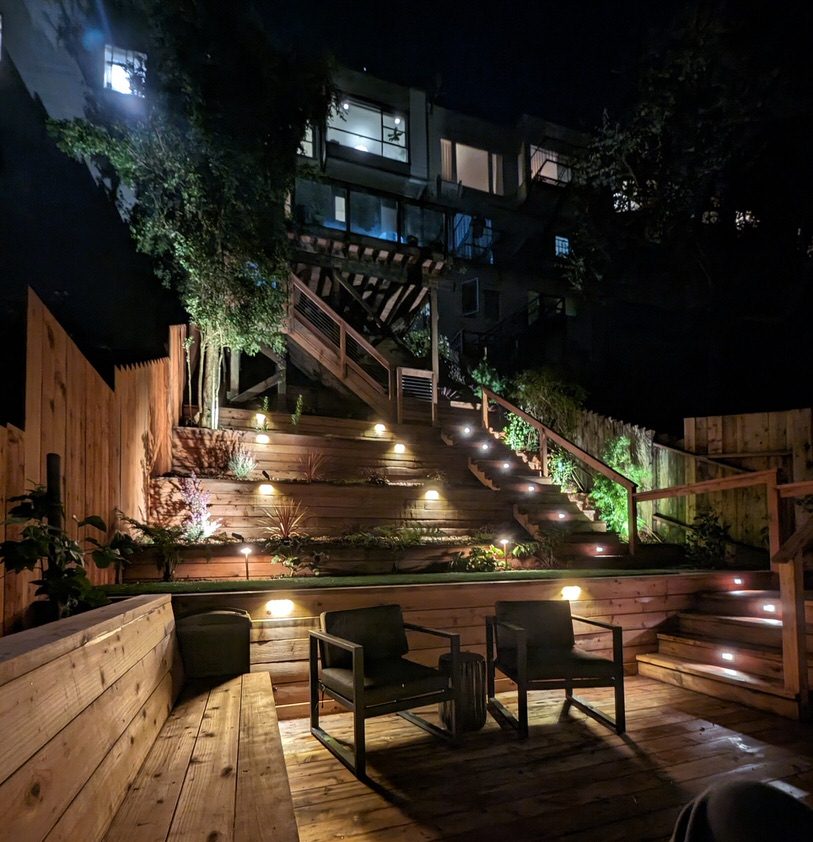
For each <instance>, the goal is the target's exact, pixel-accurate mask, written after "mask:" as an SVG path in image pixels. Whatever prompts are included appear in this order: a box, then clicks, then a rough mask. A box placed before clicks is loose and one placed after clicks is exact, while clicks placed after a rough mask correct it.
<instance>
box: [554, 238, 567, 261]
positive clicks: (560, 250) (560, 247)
mask: <svg viewBox="0 0 813 842" xmlns="http://www.w3.org/2000/svg"><path fill="white" fill-rule="evenodd" d="M553 251H554V254H555V255H556V256H557V257H567V256H568V255H569V254H570V239H569V238H568V237H560V236H559V235H558V234H557V235H556V236H555V237H554V238H553Z"/></svg>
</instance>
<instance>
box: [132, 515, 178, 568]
mask: <svg viewBox="0 0 813 842" xmlns="http://www.w3.org/2000/svg"><path fill="white" fill-rule="evenodd" d="M118 515H119V518H120V519H121V520H123V521H124V522H125V523H127V524H128V525H129V526H130V528H131V529H132V530H133V531H134V532H135V533H136V536H137V538H138V541H139V543H141V544H142V545H145V546H150V547H154V548H155V552H156V560H155V565H156V567H157V568H158V569H159V570H160V571H161V574H162V578H163V580H164V581H165V582H171V581H172V580H173V579H174V578H175V568H176V567H177V566H178V564H180V561H181V550H180V545H181V544H183V543H185V527H184V526H164V525H163V524H160V523H145V522H142V521H140V520H135V518H131V517H128V516H127V515H125V514H123V513H122V512H118Z"/></svg>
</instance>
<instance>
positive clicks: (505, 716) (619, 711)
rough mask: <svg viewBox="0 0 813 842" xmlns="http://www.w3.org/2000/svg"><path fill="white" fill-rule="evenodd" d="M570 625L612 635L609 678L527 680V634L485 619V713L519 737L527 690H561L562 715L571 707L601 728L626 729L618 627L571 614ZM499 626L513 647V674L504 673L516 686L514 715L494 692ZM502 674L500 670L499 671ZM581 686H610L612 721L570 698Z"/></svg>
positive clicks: (524, 720) (525, 725) (524, 725)
mask: <svg viewBox="0 0 813 842" xmlns="http://www.w3.org/2000/svg"><path fill="white" fill-rule="evenodd" d="M570 620H571V623H572V622H573V621H574V620H577V621H578V622H580V623H587V624H588V625H591V626H598V627H599V628H602V629H605V630H607V631H610V632H612V635H613V664H614V666H615V669H614V671H613V675H612V678H610V679H606V678H579V677H571V678H545V679H538V680H529V678H528V635H527V632H526V630H525V629H524V628H523V627H522V626H517V625H514V624H512V623H505V622H502V621H499V620H498V619H497V618H496V616H490V617H486V692H487V696H488V710H489V712H490V713H491V715H492V716H493V717H494V718H495V719H496V720H497V722H499V723H500V724H502V723H503V722H504V723H506V724H508V725H509V726H510V727H511V728H514V729H515V730H516V731H518V732H519V736H520V737H521V738H523V739H524V738H526V737H527V736H528V691H530V690H564V691H565V704H564V707H563V709H562V713H563V714H565V713H567V710H568V708H569V707H570V706H571V705H573V706H574V707H576V708H578V709H579V710H580V711H582V712H583V713H585V714H587V716H590V717H592V718H593V719H595V720H596V721H598V722H601V723H602V725H606V726H607V727H608V728H611V729H612V730H614V731H615V732H616V733H617V734H623V733H624V731H625V730H626V727H627V721H626V708H625V704H624V648H623V646H624V644H623V640H622V636H621V635H622V629H621V626H614V625H612V624H611V623H604V622H602V621H601V620H593V619H591V618H589V617H580V616H577V615H576V614H572V615H571V617H570ZM497 626H500V627H502V628H505V629H506V630H507V631H509V632H512V633H513V634H514V635H515V638H516V644H517V670H516V674H515V675H509V674H508V673H505V675H507V676H508V678H510V679H511V680H512V681H514V682H515V683H516V685H517V701H518V705H517V713H518V716H516V717H515V716H514V715H513V714H512V713H511V712H510V711H509V710H508V709H507V708H506V707H505V706H504V705H503V704H502V703H501V702H500V701H499V700H498V699H497V698H496V694H495V692H494V687H495V683H496V682H495V672H496V669H497V667H496V664H495V662H494V660H495V659H494V647H495V643H496V634H495V632H496V627H497ZM500 671H501V672H504V670H502V669H501V670H500ZM583 687H613V688H614V690H615V719H611V718H610V717H609V716H607V715H606V714H604V713H602V712H601V711H600V710H598V708H596V707H594V706H593V705H591V704H589V703H588V702H586V701H585V700H584V699H580V698H578V697H577V696H574V695H573V690H574V688H583Z"/></svg>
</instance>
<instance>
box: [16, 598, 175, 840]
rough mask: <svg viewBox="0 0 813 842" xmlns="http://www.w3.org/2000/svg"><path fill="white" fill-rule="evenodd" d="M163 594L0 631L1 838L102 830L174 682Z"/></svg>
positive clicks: (75, 835) (89, 834)
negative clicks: (27, 627)
mask: <svg viewBox="0 0 813 842" xmlns="http://www.w3.org/2000/svg"><path fill="white" fill-rule="evenodd" d="M174 629H175V620H174V617H173V613H172V606H171V605H170V601H169V598H168V597H165V596H158V597H136V598H134V599H132V600H127V601H125V602H123V603H119V604H117V605H114V606H108V607H106V608H101V609H97V610H96V611H92V612H89V613H87V614H83V615H81V616H80V617H72V618H68V619H66V620H61V621H59V622H57V623H51V624H49V625H47V626H43V627H42V628H38V629H31V630H29V631H26V632H22V633H21V634H19V635H14V636H9V637H7V638H5V639H4V640H2V641H0V713H2V718H0V822H1V823H2V827H3V832H4V834H5V835H6V836H7V837H8V838H9V839H25V840H27V841H28V840H30V842H39V840H45V839H48V840H51V841H52V842H53V841H54V840H75V839H80V838H81V839H83V840H88V842H93V840H98V839H100V838H101V836H102V835H103V833H104V830H105V829H106V827H107V824H108V823H109V821H110V819H111V817H112V815H113V813H114V812H115V810H116V809H117V808H118V806H119V804H120V803H121V801H122V799H123V798H124V795H125V793H126V791H127V788H128V786H129V784H130V783H131V782H132V780H133V779H134V777H135V774H136V772H137V771H138V768H139V767H140V765H141V763H142V761H143V759H144V757H145V756H146V753H147V751H148V750H149V748H150V747H151V746H152V744H153V742H154V740H155V736H156V734H157V733H158V731H159V730H160V728H161V726H162V725H163V723H164V721H165V720H166V717H167V715H168V713H169V710H170V708H171V707H172V705H173V703H174V700H175V698H176V697H177V694H178V692H179V689H180V684H181V672H182V670H181V666H180V658H179V655H178V649H177V644H176V641H175V632H174Z"/></svg>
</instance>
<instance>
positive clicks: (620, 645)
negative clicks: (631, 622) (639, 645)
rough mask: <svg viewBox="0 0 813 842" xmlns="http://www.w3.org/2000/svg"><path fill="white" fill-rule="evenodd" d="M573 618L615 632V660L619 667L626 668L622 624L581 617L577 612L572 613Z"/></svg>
mask: <svg viewBox="0 0 813 842" xmlns="http://www.w3.org/2000/svg"><path fill="white" fill-rule="evenodd" d="M571 619H573V620H578V621H579V622H580V623H587V625H588V626H598V627H599V628H601V629H606V630H607V631H609V632H612V633H613V661H615V663H616V666H617V667H618V668H619V669H623V668H624V638H623V631H624V630H623V629H622V628H621V626H617V625H613V624H612V623H605V622H604V621H603V620H593V619H591V618H590V617H581V616H579V615H577V614H572V615H571Z"/></svg>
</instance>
